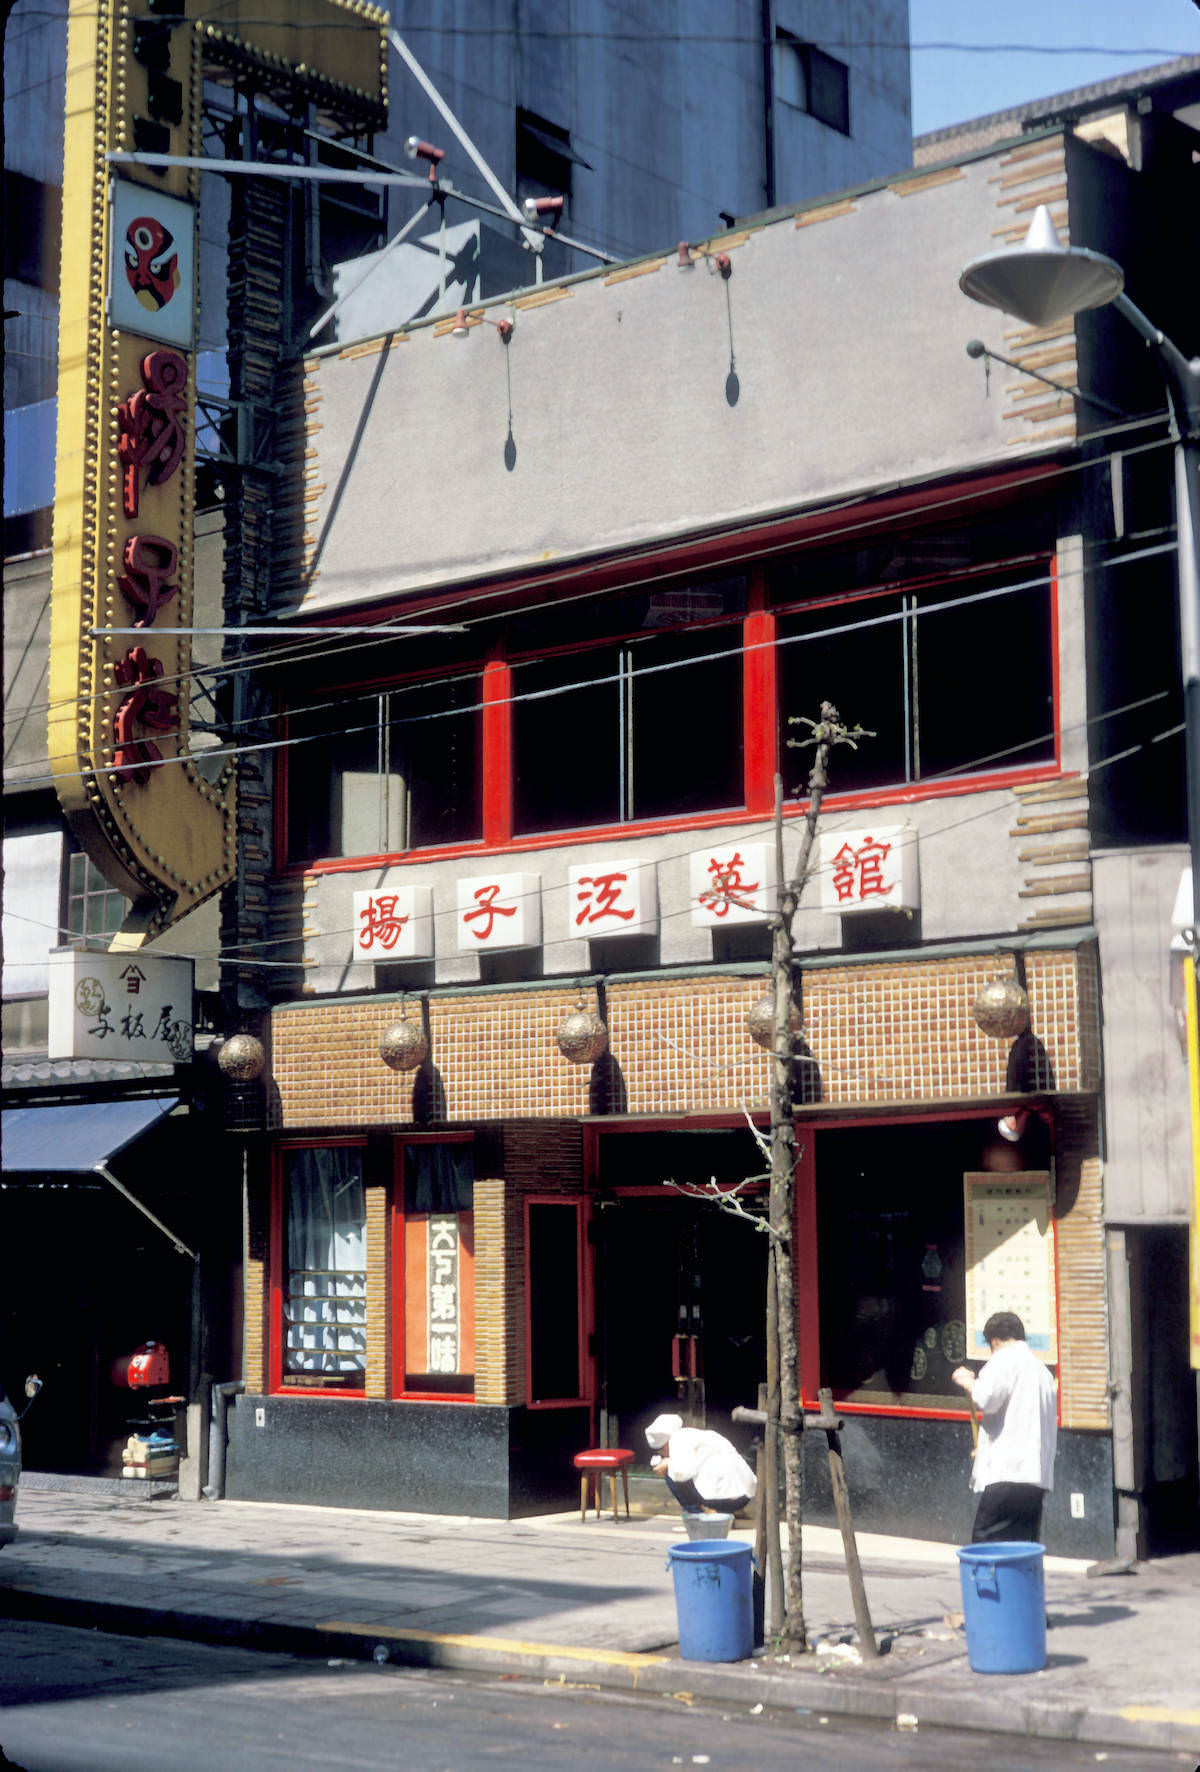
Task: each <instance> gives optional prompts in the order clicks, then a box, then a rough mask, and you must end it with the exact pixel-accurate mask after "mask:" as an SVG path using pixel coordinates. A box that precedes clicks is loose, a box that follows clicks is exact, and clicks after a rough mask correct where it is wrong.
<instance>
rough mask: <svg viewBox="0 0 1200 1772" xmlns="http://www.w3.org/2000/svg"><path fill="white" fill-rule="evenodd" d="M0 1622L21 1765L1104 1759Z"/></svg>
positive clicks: (113, 1770) (876, 1763)
mask: <svg viewBox="0 0 1200 1772" xmlns="http://www.w3.org/2000/svg"><path fill="white" fill-rule="evenodd" d="M0 1628H2V1631H3V1637H2V1641H0V1705H2V1706H3V1709H2V1710H0V1746H2V1747H3V1750H4V1753H5V1754H6V1755H7V1757H8V1760H9V1762H12V1763H15V1765H17V1766H19V1767H22V1768H24V1769H25V1772H143V1769H144V1768H145V1769H147V1772H148V1769H149V1768H151V1767H153V1768H154V1769H155V1772H161V1769H162V1768H163V1767H169V1768H171V1772H227V1769H228V1772H284V1769H286V1772H304V1769H306V1768H337V1772H375V1769H376V1768H385V1767H386V1768H391V1769H393V1772H394V1769H397V1768H403V1772H473V1769H474V1768H486V1769H487V1772H529V1769H530V1768H533V1767H547V1768H558V1767H566V1766H570V1767H571V1768H572V1772H576V1769H578V1772H588V1769H589V1768H610V1767H611V1768H616V1769H618V1772H657V1769H658V1768H660V1767H662V1768H668V1767H673V1766H687V1767H691V1766H707V1767H709V1768H711V1772H742V1769H747V1772H785V1768H786V1772H849V1769H850V1768H853V1769H854V1772H859V1769H861V1772H877V1769H880V1772H882V1769H885V1768H896V1767H911V1768H913V1769H914V1772H916V1768H930V1769H935V1772H936V1769H943V1768H944V1769H947V1772H948V1769H950V1768H954V1769H955V1772H959V1769H961V1768H964V1767H973V1766H977V1765H978V1766H986V1767H987V1768H988V1772H1035V1769H1037V1768H1042V1767H1045V1768H1050V1767H1053V1768H1055V1772H1060V1769H1066V1768H1073V1767H1084V1766H1087V1767H1090V1768H1093V1772H1094V1769H1095V1767H1096V1765H1097V1761H1098V1759H1100V1758H1101V1756H1100V1755H1099V1754H1098V1753H1097V1751H1096V1750H1095V1749H1094V1748H1091V1747H1086V1748H1085V1747H1078V1746H1074V1745H1072V1744H1068V1743H1054V1742H1041V1741H1027V1740H1024V1739H1021V1738H1018V1737H1003V1736H990V1735H981V1734H977V1733H974V1732H964V1733H963V1734H957V1733H951V1732H948V1731H944V1730H928V1729H926V1730H923V1731H921V1732H920V1734H914V1733H901V1732H898V1731H895V1730H891V1729H886V1728H884V1727H882V1726H876V1725H870V1724H859V1723H853V1722H848V1721H846V1720H845V1719H842V1718H838V1717H834V1716H831V1717H829V1718H827V1719H826V1718H823V1717H822V1716H821V1715H819V1714H817V1713H812V1712H802V1713H801V1712H764V1711H761V1710H759V1711H758V1712H757V1713H756V1712H746V1711H740V1712H739V1711H730V1710H728V1709H723V1708H720V1707H715V1706H709V1705H701V1704H698V1703H692V1702H689V1701H688V1699H687V1697H686V1695H685V1694H682V1693H681V1695H680V1696H679V1697H677V1698H672V1699H659V1698H649V1697H647V1698H639V1697H636V1696H625V1695H622V1694H614V1693H601V1692H598V1691H596V1690H594V1689H591V1690H589V1689H585V1688H580V1687H571V1686H561V1685H558V1684H557V1683H555V1684H553V1685H543V1684H542V1683H541V1682H540V1681H532V1680H530V1681H527V1680H523V1679H520V1678H515V1677H512V1676H505V1677H504V1678H500V1679H497V1678H495V1677H486V1678H485V1677H478V1678H473V1677H470V1676H466V1675H458V1674H443V1673H430V1672H424V1671H418V1670H409V1669H404V1668H397V1667H392V1666H388V1665H385V1666H376V1665H374V1664H373V1663H371V1662H365V1663H364V1662H343V1661H336V1662H326V1661H312V1660H302V1659H299V1658H297V1657H295V1656H289V1655H273V1654H264V1653H259V1652H257V1651H254V1650H249V1649H240V1648H211V1647H209V1646H206V1645H203V1644H196V1643H181V1642H174V1641H169V1640H166V1639H163V1638H137V1637H120V1636H107V1635H102V1634H101V1633H100V1632H98V1631H82V1630H71V1629H68V1628H66V1627H64V1626H61V1625H37V1624H29V1625H26V1624H12V1623H6V1624H5V1625H4V1626H3V1627H0ZM684 1672H685V1670H682V1669H681V1673H684ZM682 1683H684V1682H681V1684H682ZM4 1764H5V1763H4V1760H3V1759H0V1772H4ZM1103 1764H1104V1772H1149V1769H1151V1768H1153V1767H1155V1766H1161V1767H1163V1768H1164V1769H1165V1768H1167V1767H1177V1766H1178V1765H1179V1764H1180V1759H1179V1756H1177V1755H1170V1754H1161V1755H1153V1754H1152V1755H1147V1754H1146V1753H1145V1752H1144V1751H1139V1752H1137V1753H1124V1752H1120V1751H1117V1750H1112V1751H1110V1752H1108V1753H1107V1754H1106V1755H1104V1756H1103ZM1189 1772H1191V1762H1190V1761H1189Z"/></svg>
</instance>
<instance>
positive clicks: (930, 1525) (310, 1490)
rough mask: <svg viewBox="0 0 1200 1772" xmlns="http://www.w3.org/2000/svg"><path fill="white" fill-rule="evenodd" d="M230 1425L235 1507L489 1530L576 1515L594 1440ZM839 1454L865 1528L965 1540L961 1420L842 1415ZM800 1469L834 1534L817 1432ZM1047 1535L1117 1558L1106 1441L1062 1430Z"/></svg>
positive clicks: (374, 1425) (468, 1428)
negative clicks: (542, 1516) (464, 1521)
mask: <svg viewBox="0 0 1200 1772" xmlns="http://www.w3.org/2000/svg"><path fill="white" fill-rule="evenodd" d="M260 1409H261V1410H262V1411H263V1424H262V1426H261V1427H259V1426H257V1425H256V1419H257V1412H258V1411H259V1410H260ZM228 1422H229V1444H228V1450H227V1455H226V1473H225V1493H226V1494H227V1495H228V1496H229V1497H230V1499H231V1500H235V1501H297V1502H310V1503H314V1504H316V1505H318V1506H327V1507H364V1508H394V1509H396V1510H397V1511H400V1512H407V1513H428V1514H470V1515H473V1516H475V1517H476V1518H478V1519H492V1520H512V1519H520V1518H521V1517H522V1516H524V1515H528V1514H538V1513H554V1512H559V1511H563V1510H565V1509H567V1508H571V1507H574V1506H576V1505H577V1504H578V1501H579V1479H578V1477H577V1475H576V1473H575V1470H574V1468H573V1466H572V1464H571V1458H572V1455H573V1454H574V1453H576V1452H578V1451H580V1450H581V1449H582V1448H583V1447H585V1446H587V1445H588V1444H589V1439H588V1414H587V1411H586V1410H585V1409H524V1408H521V1409H503V1408H495V1407H489V1406H488V1405H486V1404H475V1405H472V1406H460V1405H458V1404H451V1403H415V1402H405V1403H384V1402H364V1401H361V1400H359V1399H355V1400H353V1401H351V1400H350V1399H346V1400H343V1399H340V1398H333V1397H261V1396H259V1397H256V1396H244V1397H238V1398H237V1399H236V1402H235V1404H234V1406H233V1407H231V1409H230V1411H229V1417H228ZM842 1455H843V1458H844V1459H845V1465H846V1480H847V1483H848V1485H849V1489H850V1505H851V1508H852V1510H853V1514H854V1524H855V1526H856V1527H857V1528H858V1529H859V1530H860V1531H863V1532H882V1533H890V1534H894V1535H896V1536H898V1537H901V1538H929V1539H934V1540H938V1541H940V1542H942V1543H947V1544H968V1543H969V1542H970V1538H971V1523H972V1521H973V1519H974V1517H975V1498H974V1496H973V1495H972V1494H971V1491H970V1488H969V1483H970V1474H971V1436H970V1430H969V1428H968V1427H967V1426H966V1424H965V1423H964V1424H963V1425H962V1426H961V1427H959V1426H958V1424H957V1423H953V1422H945V1421H919V1420H904V1419H901V1418H898V1417H894V1416H882V1415H858V1416H847V1417H846V1418H845V1425H844V1428H843V1431H842ZM804 1471H805V1503H804V1506H805V1518H806V1519H807V1520H808V1521H809V1522H810V1523H811V1524H813V1525H820V1526H826V1525H827V1526H835V1525H836V1524H837V1515H836V1513H835V1512H834V1506H833V1494H832V1491H831V1488H830V1483H829V1459H828V1451H827V1443H826V1439H825V1435H824V1434H823V1433H821V1432H820V1431H819V1430H814V1431H809V1432H806V1433H805V1435H804ZM1072 1493H1075V1494H1079V1495H1082V1496H1083V1508H1084V1512H1083V1517H1082V1519H1076V1518H1074V1517H1073V1516H1072V1514H1071V1506H1070V1498H1071V1495H1072ZM1042 1538H1043V1540H1044V1542H1045V1544H1046V1547H1047V1549H1048V1550H1049V1551H1051V1552H1052V1553H1053V1554H1055V1555H1057V1556H1066V1557H1089V1558H1094V1559H1102V1558H1105V1557H1111V1556H1112V1554H1113V1548H1114V1529H1113V1475H1112V1445H1111V1441H1110V1440H1109V1438H1108V1436H1107V1435H1106V1434H1088V1433H1078V1432H1071V1431H1067V1430H1064V1431H1063V1432H1061V1433H1060V1434H1059V1437H1058V1457H1057V1460H1056V1463H1055V1469H1054V1492H1053V1494H1052V1495H1051V1496H1050V1497H1049V1500H1048V1501H1047V1504H1046V1510H1045V1513H1044V1515H1043V1520H1042Z"/></svg>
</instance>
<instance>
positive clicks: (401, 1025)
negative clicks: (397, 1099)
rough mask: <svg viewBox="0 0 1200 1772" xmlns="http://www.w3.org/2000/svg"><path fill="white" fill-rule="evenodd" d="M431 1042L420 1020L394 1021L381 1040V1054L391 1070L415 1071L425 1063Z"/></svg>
mask: <svg viewBox="0 0 1200 1772" xmlns="http://www.w3.org/2000/svg"><path fill="white" fill-rule="evenodd" d="M428 1051H429V1043H428V1041H427V1040H426V1038H425V1034H424V1031H423V1030H422V1028H421V1024H420V1022H418V1021H409V1020H408V1019H407V1018H405V1020H403V1021H394V1022H393V1023H392V1025H391V1027H390V1028H388V1029H386V1030H385V1032H384V1035H383V1038H382V1039H381V1040H380V1042H379V1056H380V1058H382V1060H383V1062H384V1064H386V1065H387V1067H388V1069H389V1070H391V1071H415V1070H416V1069H418V1067H419V1066H420V1065H423V1064H424V1063H425V1057H426V1054H427V1053H428Z"/></svg>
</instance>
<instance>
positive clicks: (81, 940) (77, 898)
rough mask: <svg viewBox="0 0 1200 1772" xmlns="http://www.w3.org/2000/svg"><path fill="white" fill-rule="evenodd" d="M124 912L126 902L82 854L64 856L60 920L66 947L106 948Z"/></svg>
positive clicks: (118, 926)
mask: <svg viewBox="0 0 1200 1772" xmlns="http://www.w3.org/2000/svg"><path fill="white" fill-rule="evenodd" d="M128 909H129V900H128V899H127V898H126V897H125V895H124V894H123V893H121V892H118V891H117V889H116V887H115V886H112V885H110V884H109V882H108V881H107V880H106V879H105V878H104V875H103V874H102V873H101V872H100V869H99V868H98V867H97V866H96V864H95V863H94V862H93V861H92V859H91V857H90V856H88V855H85V854H84V853H83V851H82V850H76V851H75V852H74V854H72V855H70V856H68V858H67V902H66V907H65V913H66V914H65V916H64V918H63V923H64V925H65V928H66V935H67V945H68V947H73V948H107V946H108V944H109V941H110V939H111V937H112V936H114V935H115V934H116V932H117V930H118V929H119V928H120V927H121V924H122V923H123V922H124V921H125V913H126V911H127V910H128Z"/></svg>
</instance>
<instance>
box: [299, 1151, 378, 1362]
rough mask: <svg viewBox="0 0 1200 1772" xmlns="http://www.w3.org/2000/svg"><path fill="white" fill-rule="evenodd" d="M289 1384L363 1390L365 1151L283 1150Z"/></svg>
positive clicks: (365, 1264) (364, 1341)
mask: <svg viewBox="0 0 1200 1772" xmlns="http://www.w3.org/2000/svg"><path fill="white" fill-rule="evenodd" d="M281 1156H282V1162H283V1211H284V1248H285V1251H286V1253H285V1257H284V1260H285V1273H284V1290H283V1336H282V1340H283V1373H282V1376H283V1382H284V1384H285V1385H297V1386H300V1385H303V1386H310V1387H317V1388H321V1389H326V1388H339V1387H342V1388H350V1389H359V1388H361V1386H362V1383H363V1378H364V1374H365V1372H366V1364H367V1272H366V1269H367V1217H366V1199H365V1193H364V1188H363V1156H364V1151H363V1147H362V1146H361V1145H316V1146H312V1147H309V1148H305V1149H288V1148H285V1149H284V1150H283V1151H282V1153H281Z"/></svg>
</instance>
